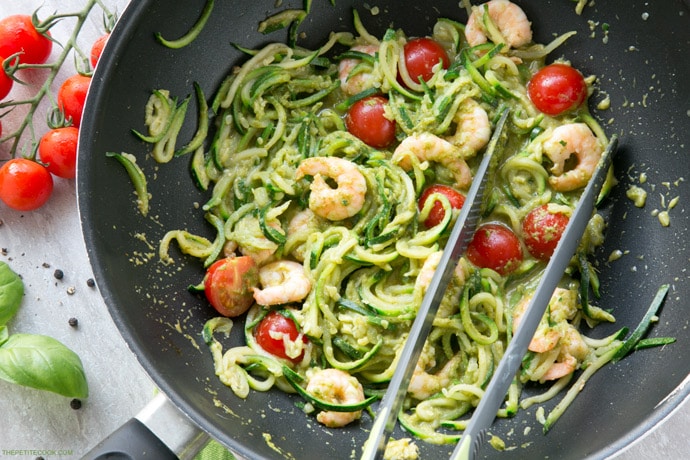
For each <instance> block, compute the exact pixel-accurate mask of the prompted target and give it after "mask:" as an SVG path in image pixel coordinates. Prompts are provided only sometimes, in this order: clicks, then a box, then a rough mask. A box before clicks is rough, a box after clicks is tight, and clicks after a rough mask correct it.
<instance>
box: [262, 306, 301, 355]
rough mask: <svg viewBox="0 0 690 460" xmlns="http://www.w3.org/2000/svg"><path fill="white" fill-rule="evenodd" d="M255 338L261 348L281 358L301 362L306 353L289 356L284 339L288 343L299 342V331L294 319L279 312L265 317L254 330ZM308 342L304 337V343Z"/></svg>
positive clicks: (273, 312)
mask: <svg viewBox="0 0 690 460" xmlns="http://www.w3.org/2000/svg"><path fill="white" fill-rule="evenodd" d="M254 338H255V339H256V343H258V344H259V346H260V347H261V348H263V349H264V350H266V351H267V352H268V353H270V354H272V355H275V356H278V357H280V358H283V359H288V360H290V361H292V362H299V361H301V360H302V357H303V356H304V351H303V352H302V353H301V354H300V355H299V356H295V357H290V356H288V352H287V350H286V349H285V340H284V339H287V340H288V342H295V341H297V340H298V338H299V331H298V330H297V325H295V322H294V321H293V320H292V319H290V318H287V317H285V316H284V315H282V314H280V313H279V312H277V311H272V312H270V313H268V314H267V315H266V316H264V318H263V319H262V320H261V321H260V322H259V324H258V325H257V326H256V329H255V330H254ZM308 341H309V340H308V339H307V337H305V336H304V335H303V336H302V342H304V343H307V342H308Z"/></svg>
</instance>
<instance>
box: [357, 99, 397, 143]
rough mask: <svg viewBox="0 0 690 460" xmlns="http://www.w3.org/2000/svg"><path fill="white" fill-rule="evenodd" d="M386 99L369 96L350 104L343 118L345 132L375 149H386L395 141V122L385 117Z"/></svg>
mask: <svg viewBox="0 0 690 460" xmlns="http://www.w3.org/2000/svg"><path fill="white" fill-rule="evenodd" d="M386 104H388V99H386V98H385V97H383V96H369V97H365V98H364V99H360V100H359V101H357V102H355V103H354V104H352V107H350V110H348V112H347V116H346V117H345V123H346V125H347V130H348V131H349V132H350V134H352V135H353V136H356V137H358V138H359V139H361V140H362V142H364V143H365V144H367V145H369V146H371V147H374V148H376V149H383V148H386V147H388V146H389V145H390V144H391V143H392V142H393V141H394V140H395V122H394V121H392V120H389V119H388V118H386V116H385V107H386Z"/></svg>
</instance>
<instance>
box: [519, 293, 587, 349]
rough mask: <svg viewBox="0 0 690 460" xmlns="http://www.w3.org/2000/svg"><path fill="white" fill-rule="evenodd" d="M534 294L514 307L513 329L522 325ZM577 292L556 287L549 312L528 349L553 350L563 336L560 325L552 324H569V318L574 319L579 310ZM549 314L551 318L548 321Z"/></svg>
mask: <svg viewBox="0 0 690 460" xmlns="http://www.w3.org/2000/svg"><path fill="white" fill-rule="evenodd" d="M530 300H532V296H531V295H528V296H526V297H524V298H522V300H520V302H519V303H518V304H517V305H515V308H514V309H513V329H517V328H518V327H519V326H520V320H521V319H522V315H524V314H525V310H526V309H527V306H528V305H529V302H530ZM575 302H577V293H576V292H575V291H573V290H571V289H564V288H556V289H555V290H554V293H553V295H552V296H551V300H550V301H549V306H548V311H547V314H545V315H544V318H543V319H542V321H541V323H540V324H539V327H537V330H536V331H535V333H534V336H533V337H532V340H531V341H530V343H529V346H528V349H529V350H530V351H534V352H536V353H545V352H547V351H550V350H553V349H554V348H555V347H556V345H558V344H559V341H560V340H561V338H562V333H561V330H560V328H559V327H553V326H551V324H554V323H556V324H568V323H567V320H569V319H572V318H573V316H574V315H575V313H576V312H577V305H576V304H575ZM547 315H548V317H549V320H548V321H547V320H546V318H547Z"/></svg>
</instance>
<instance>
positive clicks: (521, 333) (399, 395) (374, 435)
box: [361, 109, 618, 460]
mask: <svg viewBox="0 0 690 460" xmlns="http://www.w3.org/2000/svg"><path fill="white" fill-rule="evenodd" d="M507 116H508V110H507V109H506V110H504V112H503V114H502V116H501V118H500V119H499V121H498V123H497V124H496V128H495V130H494V133H493V135H492V137H491V141H490V142H489V146H488V148H487V150H486V153H485V155H484V158H483V159H482V162H481V164H480V165H479V169H478V170H477V173H476V175H475V179H474V181H473V182H472V186H471V187H470V190H469V192H468V194H467V197H466V199H465V205H464V206H463V208H462V210H461V211H460V215H459V216H458V218H457V220H456V222H455V225H454V227H453V230H452V232H451V234H450V237H449V240H448V243H447V244H446V250H444V251H443V256H442V257H441V261H440V262H439V264H438V267H437V268H436V272H435V273H434V276H433V277H432V279H431V283H430V284H429V287H428V289H427V292H426V294H425V296H424V299H423V301H422V305H421V306H420V308H419V311H418V312H417V317H416V318H415V321H414V323H413V324H412V328H411V329H410V333H409V335H408V338H407V341H406V342H405V345H404V347H403V350H402V354H401V356H400V367H398V369H396V371H395V373H394V374H393V378H392V379H391V382H390V384H389V385H388V390H387V391H386V394H385V395H384V397H383V399H382V401H381V404H380V405H379V409H378V415H377V417H376V420H375V421H374V425H373V427H372V429H371V432H370V434H369V439H368V440H367V442H366V444H365V445H364V452H363V454H362V457H361V458H362V460H373V459H382V458H383V455H384V452H385V449H386V444H387V442H388V438H389V437H390V434H391V433H392V432H393V430H394V428H395V424H396V421H397V417H398V414H399V412H400V408H401V406H402V403H403V401H404V399H405V395H406V393H407V388H408V385H409V383H410V379H411V378H412V374H413V372H414V368H415V366H416V364H417V361H418V360H419V356H420V354H421V351H422V348H423V347H424V343H425V342H426V337H427V336H428V335H429V332H430V331H431V326H432V324H433V320H434V317H435V316H436V312H437V310H438V307H439V305H440V302H441V300H442V299H443V296H444V295H445V291H446V288H447V286H448V283H449V282H450V279H451V277H452V273H453V270H454V269H455V266H456V265H457V262H458V260H459V259H460V257H461V256H462V255H463V253H464V252H465V250H466V249H467V245H468V244H469V241H470V239H471V238H472V236H473V234H474V231H475V230H476V227H477V223H478V222H479V218H480V216H481V215H482V213H483V211H485V209H486V205H487V201H488V197H487V196H485V195H486V194H485V191H486V190H487V182H489V180H492V179H493V177H495V173H496V171H497V169H498V165H499V164H500V162H501V158H499V154H498V152H497V151H498V150H500V147H501V146H502V143H503V142H504V140H505V139H506V137H507V134H506V133H505V124H506V119H507ZM617 144H618V140H617V138H616V137H615V136H613V137H612V139H611V141H610V143H609V145H608V147H607V148H606V151H605V152H604V154H603V155H602V157H601V159H600V161H599V164H598V166H597V169H596V171H595V172H594V174H593V176H592V179H591V180H590V182H589V183H588V185H587V187H586V188H585V190H584V192H583V193H582V195H581V197H580V201H579V203H578V205H577V207H576V209H575V211H574V212H573V215H572V216H571V218H570V221H569V223H568V226H567V227H566V229H565V231H564V233H563V235H562V237H561V240H560V242H559V244H558V246H557V247H556V250H555V251H554V254H553V256H552V257H551V260H550V261H549V263H548V265H547V267H546V270H545V273H544V275H543V276H542V279H541V280H540V282H539V285H538V286H537V289H536V291H535V294H534V296H533V297H532V300H531V301H530V304H529V306H528V307H527V310H526V311H525V313H524V315H523V317H522V319H521V322H520V328H519V329H518V331H517V332H516V334H515V335H514V336H513V338H512V339H511V341H510V343H509V345H508V348H507V350H506V352H505V354H504V355H503V357H502V359H501V361H500V363H499V365H498V368H497V369H496V372H495V373H494V375H493V377H492V379H491V381H490V383H489V385H488V387H487V389H486V392H485V393H484V396H483V397H482V399H481V401H480V403H479V406H478V407H477V409H475V411H474V414H473V416H472V418H471V420H470V423H469V424H468V426H467V428H466V429H465V431H464V432H463V435H462V437H461V439H460V442H459V443H458V445H457V447H456V448H455V450H454V451H453V454H452V455H451V459H452V460H460V459H462V460H464V459H474V458H475V456H476V453H477V451H478V450H479V447H480V446H481V444H482V443H483V441H484V437H485V433H486V430H487V429H488V428H489V427H490V426H491V424H492V423H493V420H494V418H495V417H496V413H497V412H498V409H499V407H500V406H501V404H502V403H503V401H504V400H505V396H506V393H507V391H508V387H509V386H510V383H511V382H512V380H513V379H514V377H515V374H516V373H517V371H518V368H519V367H520V363H521V362H522V358H523V356H524V354H525V353H526V351H527V346H528V344H529V342H530V340H531V339H532V336H533V335H534V332H535V331H536V329H537V326H538V324H539V322H540V320H541V318H542V316H543V314H544V311H545V310H546V306H547V305H548V303H549V300H550V299H551V296H552V294H553V291H554V289H555V288H556V286H557V285H558V282H559V281H560V279H561V278H562V276H563V273H564V271H565V269H566V268H567V266H568V263H569V262H570V259H571V258H572V255H573V254H574V253H575V250H576V249H577V246H578V244H579V241H580V238H581V237H582V234H583V233H584V231H585V228H586V226H587V222H588V221H589V219H590V217H591V215H592V212H593V210H594V206H595V203H596V199H597V198H598V196H599V193H600V190H601V187H602V185H603V183H604V181H605V179H606V175H607V173H608V170H609V167H610V165H611V161H612V158H613V155H614V153H615V151H616V147H617Z"/></svg>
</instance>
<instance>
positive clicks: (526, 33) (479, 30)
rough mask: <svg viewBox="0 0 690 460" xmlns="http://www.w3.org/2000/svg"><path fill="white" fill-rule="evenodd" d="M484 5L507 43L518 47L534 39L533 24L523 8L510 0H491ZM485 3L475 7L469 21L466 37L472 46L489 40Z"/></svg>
mask: <svg viewBox="0 0 690 460" xmlns="http://www.w3.org/2000/svg"><path fill="white" fill-rule="evenodd" d="M484 5H486V7H487V8H488V14H489V18H490V19H491V21H492V22H493V23H494V25H495V26H496V28H498V30H499V32H500V33H501V35H502V36H503V38H504V39H505V41H506V44H507V45H509V46H511V47H513V48H518V47H520V46H523V45H526V44H528V43H529V42H531V41H532V25H531V23H530V22H529V20H528V19H527V15H526V14H525V12H524V11H523V10H522V8H520V7H519V6H517V5H516V4H515V3H512V2H509V1H508V0H490V1H489V2H486V3H485V4H484ZM484 5H479V6H477V7H474V8H473V9H472V14H470V17H469V19H468V21H467V26H466V27H465V38H467V42H468V43H469V44H470V46H477V45H481V44H482V43H486V42H487V40H488V38H487V36H486V31H485V29H484V20H483V18H484Z"/></svg>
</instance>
